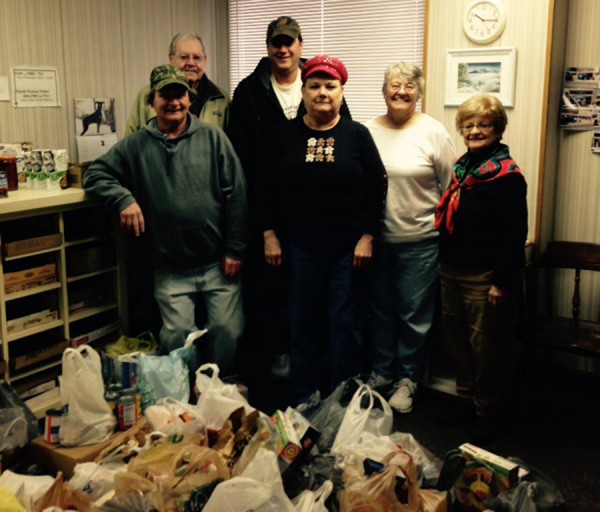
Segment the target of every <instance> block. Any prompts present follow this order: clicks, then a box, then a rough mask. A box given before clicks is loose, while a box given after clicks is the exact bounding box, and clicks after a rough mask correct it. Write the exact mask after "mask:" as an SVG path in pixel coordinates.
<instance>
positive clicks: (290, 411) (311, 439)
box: [285, 407, 321, 464]
mask: <svg viewBox="0 0 600 512" xmlns="http://www.w3.org/2000/svg"><path fill="white" fill-rule="evenodd" d="M285 415H286V416H287V417H288V420H289V422H290V423H291V425H292V427H294V430H295V431H296V434H298V438H299V439H300V446H301V447H302V453H301V454H300V456H299V457H297V458H296V460H295V462H294V463H295V464H298V463H301V462H303V461H304V460H305V459H306V457H307V456H308V454H309V453H310V451H311V450H312V448H313V446H315V445H316V444H317V441H318V440H319V437H320V436H321V432H319V431H318V430H317V429H316V428H314V427H313V426H312V425H311V424H310V421H308V420H307V419H306V418H305V417H304V416H302V414H300V413H299V412H298V411H296V409H294V408H292V407H288V408H287V409H286V410H285Z"/></svg>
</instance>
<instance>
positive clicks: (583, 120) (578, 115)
mask: <svg viewBox="0 0 600 512" xmlns="http://www.w3.org/2000/svg"><path fill="white" fill-rule="evenodd" d="M560 126H561V127H562V128H564V129H567V130H593V129H595V128H597V127H598V126H600V67H586V68H574V67H571V68H567V70H566V72H565V82H564V86H563V93H562V97H561V104H560Z"/></svg>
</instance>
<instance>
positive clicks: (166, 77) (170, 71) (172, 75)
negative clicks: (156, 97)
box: [150, 65, 190, 91]
mask: <svg viewBox="0 0 600 512" xmlns="http://www.w3.org/2000/svg"><path fill="white" fill-rule="evenodd" d="M171 84H177V85H181V86H182V87H185V88H186V90H188V91H189V90H190V85H189V84H188V81H187V78H186V76H185V73H184V72H183V71H180V70H179V69H177V68H174V67H173V66H168V65H163V66H156V67H155V68H154V69H153V70H152V73H151V74H150V87H151V89H152V90H153V91H160V90H161V89H162V88H163V87H166V86H167V85H171Z"/></svg>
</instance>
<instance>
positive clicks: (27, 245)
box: [2, 233, 62, 258]
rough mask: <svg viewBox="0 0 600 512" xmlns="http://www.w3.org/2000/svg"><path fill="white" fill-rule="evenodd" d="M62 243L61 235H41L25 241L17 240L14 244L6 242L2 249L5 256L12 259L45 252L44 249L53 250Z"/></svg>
mask: <svg viewBox="0 0 600 512" xmlns="http://www.w3.org/2000/svg"><path fill="white" fill-rule="evenodd" d="M61 243H62V234H61V233H52V234H50V235H41V236H36V237H33V238H26V239H24V240H15V241H14V242H4V243H3V244H2V249H3V251H4V256H6V257H7V258H10V257H12V256H20V255H22V254H29V253H32V252H37V251H43V250H44V249H52V248H53V247H59V246H60V244H61Z"/></svg>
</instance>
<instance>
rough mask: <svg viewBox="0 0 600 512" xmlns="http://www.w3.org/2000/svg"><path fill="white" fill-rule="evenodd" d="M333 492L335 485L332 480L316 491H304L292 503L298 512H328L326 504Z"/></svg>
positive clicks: (326, 481)
mask: <svg viewBox="0 0 600 512" xmlns="http://www.w3.org/2000/svg"><path fill="white" fill-rule="evenodd" d="M332 491H333V483H332V482H331V480H325V482H323V485H322V486H321V487H319V488H318V489H317V490H316V491H310V490H306V491H302V492H301V493H300V494H299V495H298V496H296V497H295V498H294V499H293V500H292V503H293V504H294V507H295V510H296V512H327V507H326V506H325V502H326V501H327V498H329V495H330V494H331V492H332Z"/></svg>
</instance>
